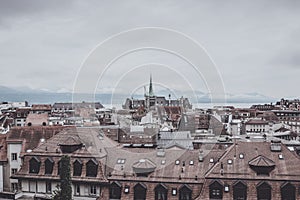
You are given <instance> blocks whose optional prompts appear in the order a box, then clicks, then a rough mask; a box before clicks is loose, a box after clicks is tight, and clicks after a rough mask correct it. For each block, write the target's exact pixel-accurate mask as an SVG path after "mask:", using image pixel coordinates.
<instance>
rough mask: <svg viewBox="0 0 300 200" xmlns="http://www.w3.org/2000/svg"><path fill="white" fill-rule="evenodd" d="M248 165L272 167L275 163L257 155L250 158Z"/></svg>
mask: <svg viewBox="0 0 300 200" xmlns="http://www.w3.org/2000/svg"><path fill="white" fill-rule="evenodd" d="M249 165H251V166H256V167H272V166H275V163H274V162H273V161H272V160H271V159H269V158H266V157H265V156H262V155H259V156H257V157H256V158H253V159H252V160H250V161H249Z"/></svg>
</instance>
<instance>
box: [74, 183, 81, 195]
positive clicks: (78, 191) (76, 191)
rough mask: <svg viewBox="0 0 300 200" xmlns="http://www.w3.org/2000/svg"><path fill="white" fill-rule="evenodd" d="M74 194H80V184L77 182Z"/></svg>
mask: <svg viewBox="0 0 300 200" xmlns="http://www.w3.org/2000/svg"><path fill="white" fill-rule="evenodd" d="M75 195H78V196H79V195H80V185H79V184H75Z"/></svg>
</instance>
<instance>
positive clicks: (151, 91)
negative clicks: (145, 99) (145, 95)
mask: <svg viewBox="0 0 300 200" xmlns="http://www.w3.org/2000/svg"><path fill="white" fill-rule="evenodd" d="M149 96H150V97H153V96H154V92H153V87H152V74H150V85H149Z"/></svg>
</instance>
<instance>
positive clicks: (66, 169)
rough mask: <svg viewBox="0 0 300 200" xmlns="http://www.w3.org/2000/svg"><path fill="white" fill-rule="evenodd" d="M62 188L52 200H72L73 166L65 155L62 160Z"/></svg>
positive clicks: (55, 192)
mask: <svg viewBox="0 0 300 200" xmlns="http://www.w3.org/2000/svg"><path fill="white" fill-rule="evenodd" d="M59 167H60V186H59V187H57V189H56V190H55V191H54V194H53V196H52V199H54V200H71V199H72V186H71V185H72V182H71V164H70V157H69V156H67V155H64V156H63V157H62V158H61V160H60V166H59Z"/></svg>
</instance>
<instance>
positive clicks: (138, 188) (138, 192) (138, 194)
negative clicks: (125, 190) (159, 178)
mask: <svg viewBox="0 0 300 200" xmlns="http://www.w3.org/2000/svg"><path fill="white" fill-rule="evenodd" d="M146 193H147V187H146V186H145V185H144V184H142V183H138V184H136V185H135V186H134V198H133V199H134V200H145V199H146Z"/></svg>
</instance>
